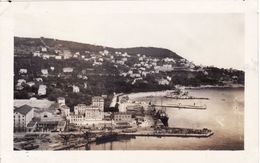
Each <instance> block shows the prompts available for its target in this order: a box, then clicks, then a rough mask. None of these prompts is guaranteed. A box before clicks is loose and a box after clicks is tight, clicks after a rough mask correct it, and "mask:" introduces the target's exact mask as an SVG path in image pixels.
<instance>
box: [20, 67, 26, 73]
mask: <svg viewBox="0 0 260 163" xmlns="http://www.w3.org/2000/svg"><path fill="white" fill-rule="evenodd" d="M19 73H20V74H27V69H26V68H21V69H20V70H19Z"/></svg>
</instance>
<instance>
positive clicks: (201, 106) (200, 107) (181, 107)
mask: <svg viewBox="0 0 260 163" xmlns="http://www.w3.org/2000/svg"><path fill="white" fill-rule="evenodd" d="M152 106H153V107H156V108H179V109H197V110H206V109H207V106H206V105H181V104H171V105H152Z"/></svg>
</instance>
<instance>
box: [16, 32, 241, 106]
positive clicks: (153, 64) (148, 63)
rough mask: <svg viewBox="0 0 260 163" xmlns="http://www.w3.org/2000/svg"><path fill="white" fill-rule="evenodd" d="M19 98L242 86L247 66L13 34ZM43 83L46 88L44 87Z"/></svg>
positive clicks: (75, 99)
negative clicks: (232, 66)
mask: <svg viewBox="0 0 260 163" xmlns="http://www.w3.org/2000/svg"><path fill="white" fill-rule="evenodd" d="M14 74H15V75H14V98H16V99H26V98H31V97H36V98H48V99H49V100H56V98H57V97H59V96H63V97H69V98H68V100H67V103H68V105H69V106H74V104H78V103H86V104H88V103H89V102H90V98H91V97H92V96H93V95H108V96H109V97H111V96H113V93H120V92H124V93H129V92H140V91H142V92H144V91H160V90H166V89H174V88H175V87H176V85H182V86H188V87H200V86H205V85H211V86H220V87H222V86H227V87H233V86H243V85H244V72H243V71H239V70H234V69H223V68H217V67H208V66H204V67H202V66H198V65H195V64H194V63H192V62H190V61H188V60H186V59H184V58H182V57H181V56H179V55H178V54H176V53H174V52H172V51H170V50H168V49H163V48H155V47H135V48H112V47H103V46H98V45H91V44H83V43H77V42H71V41H63V40H55V39H49V38H19V37H15V38H14ZM40 85H44V86H43V88H46V90H45V92H44V93H43V94H40V93H39V90H41V89H40V88H39V87H40Z"/></svg>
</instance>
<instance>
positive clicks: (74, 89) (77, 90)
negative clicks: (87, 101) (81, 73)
mask: <svg viewBox="0 0 260 163" xmlns="http://www.w3.org/2000/svg"><path fill="white" fill-rule="evenodd" d="M72 89H73V90H72V91H73V92H74V93H78V92H79V87H78V86H75V85H73V86H72Z"/></svg>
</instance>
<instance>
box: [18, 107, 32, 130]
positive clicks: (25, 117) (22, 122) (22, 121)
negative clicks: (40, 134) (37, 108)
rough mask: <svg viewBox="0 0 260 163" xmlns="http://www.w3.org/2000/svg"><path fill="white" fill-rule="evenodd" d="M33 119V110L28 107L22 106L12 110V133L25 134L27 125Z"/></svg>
mask: <svg viewBox="0 0 260 163" xmlns="http://www.w3.org/2000/svg"><path fill="white" fill-rule="evenodd" d="M33 117H34V109H33V108H32V107H30V106H29V105H23V106H21V107H19V108H15V109H14V131H15V132H25V131H26V130H27V125H28V124H29V123H30V122H31V121H32V119H33Z"/></svg>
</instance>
